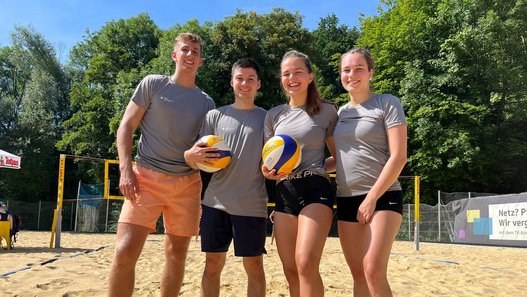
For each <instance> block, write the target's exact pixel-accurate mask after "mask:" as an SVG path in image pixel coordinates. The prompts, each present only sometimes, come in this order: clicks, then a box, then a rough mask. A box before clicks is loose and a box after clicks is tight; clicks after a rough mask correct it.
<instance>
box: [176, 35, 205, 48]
mask: <svg viewBox="0 0 527 297" xmlns="http://www.w3.org/2000/svg"><path fill="white" fill-rule="evenodd" d="M185 41H190V42H194V43H197V44H199V46H200V47H201V45H202V44H203V41H202V40H201V37H199V35H197V34H194V33H189V32H185V33H181V34H179V35H178V36H177V37H176V39H175V40H174V48H176V47H177V45H178V43H180V42H185Z"/></svg>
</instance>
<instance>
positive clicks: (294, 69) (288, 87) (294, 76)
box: [280, 57, 313, 100]
mask: <svg viewBox="0 0 527 297" xmlns="http://www.w3.org/2000/svg"><path fill="white" fill-rule="evenodd" d="M280 77H281V79H280V81H281V83H282V87H283V88H284V91H285V92H286V94H287V95H289V96H290V97H291V98H293V99H294V98H300V99H303V100H305V99H306V98H307V88H308V86H309V84H310V83H311V82H312V81H313V74H312V73H310V72H309V70H308V69H307V67H306V64H305V63H304V61H303V60H302V59H301V58H298V57H289V58H286V59H285V60H283V61H282V64H281V65H280Z"/></svg>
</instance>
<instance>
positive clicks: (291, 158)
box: [262, 134, 302, 174]
mask: <svg viewBox="0 0 527 297" xmlns="http://www.w3.org/2000/svg"><path fill="white" fill-rule="evenodd" d="M301 159H302V150H301V148H300V144H299V143H298V141H296V140H295V139H294V138H293V137H291V136H289V135H285V134H278V135H275V136H273V137H271V138H270V139H269V140H268V141H267V142H266V143H265V145H264V147H263V149H262V161H263V163H264V164H265V166H267V168H268V169H269V171H271V170H273V169H274V170H276V174H282V173H285V174H289V173H291V172H292V171H293V170H294V169H295V168H296V167H298V165H299V164H300V160H301Z"/></svg>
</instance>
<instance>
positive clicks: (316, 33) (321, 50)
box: [312, 14, 359, 100]
mask: <svg viewBox="0 0 527 297" xmlns="http://www.w3.org/2000/svg"><path fill="white" fill-rule="evenodd" d="M312 35H313V45H312V46H313V50H312V52H313V54H312V56H313V59H312V60H313V62H314V63H315V64H316V65H317V67H318V69H319V72H318V73H317V79H318V86H319V91H320V93H321V96H322V97H323V98H325V99H333V100H335V99H336V98H337V97H338V96H339V95H340V94H341V93H342V92H343V89H342V84H341V83H340V76H339V69H338V62H339V59H340V56H341V55H342V54H343V53H345V52H346V51H348V50H350V49H351V48H352V47H353V46H354V45H355V43H356V41H357V38H358V37H359V30H358V29H357V28H352V29H350V28H349V27H348V26H346V25H342V24H340V25H339V19H338V18H337V16H336V15H335V14H331V15H328V16H327V17H325V18H321V19H320V22H319V23H318V27H317V28H316V29H315V30H313V32H312Z"/></svg>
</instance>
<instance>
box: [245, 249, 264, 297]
mask: <svg viewBox="0 0 527 297" xmlns="http://www.w3.org/2000/svg"><path fill="white" fill-rule="evenodd" d="M243 267H244V268H245V272H246V273H247V279H248V283H247V297H264V296H265V272H264V267H263V256H256V257H243Z"/></svg>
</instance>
